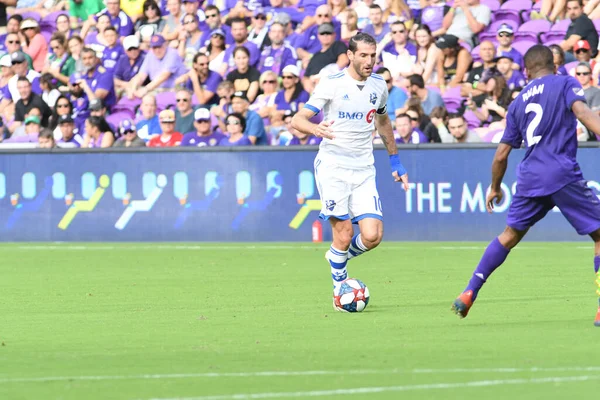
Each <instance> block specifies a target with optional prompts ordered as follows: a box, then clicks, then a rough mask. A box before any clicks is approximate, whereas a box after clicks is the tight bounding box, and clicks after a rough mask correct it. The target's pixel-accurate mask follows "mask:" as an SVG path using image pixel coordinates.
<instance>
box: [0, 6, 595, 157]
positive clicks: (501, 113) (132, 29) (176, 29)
mask: <svg viewBox="0 0 600 400" xmlns="http://www.w3.org/2000/svg"><path fill="white" fill-rule="evenodd" d="M348 2H350V3H348ZM599 17H600V0H589V1H584V2H581V1H580V0H540V1H538V2H531V1H529V0H509V1H506V2H499V1H498V0H485V1H480V0H454V1H453V2H446V1H440V0H407V1H404V0H244V1H242V0H239V1H237V0H206V1H202V0H159V2H157V1H156V0H145V1H140V0H123V1H120V2H119V0H106V1H105V2H103V1H101V0H68V1H67V0H45V1H39V0H2V1H1V2H0V26H3V27H4V28H3V29H4V32H3V34H2V36H1V37H0V67H1V74H0V98H1V100H0V115H1V117H2V129H3V134H2V137H1V139H2V144H1V145H2V146H11V147H15V146H21V145H24V146H33V145H38V146H39V147H55V146H58V147H83V148H89V147H143V146H150V147H169V146H216V145H218V146H242V145H244V146H252V145H279V146H290V145H303V144H318V143H319V141H320V139H319V138H316V137H312V136H306V135H304V134H301V133H300V132H297V131H295V130H294V129H293V128H292V127H291V123H290V122H291V119H292V117H293V116H294V114H295V113H296V112H297V111H298V110H299V109H300V108H301V107H302V106H303V104H304V103H305V102H306V101H307V100H308V98H309V96H310V93H311V92H312V91H313V89H314V87H315V85H316V84H317V83H318V82H319V80H320V79H321V78H322V77H323V76H327V75H329V74H332V73H336V72H338V71H340V70H341V69H343V68H345V67H346V66H347V64H348V56H347V55H346V50H347V43H348V40H349V39H350V38H351V37H352V36H353V35H355V34H356V33H357V32H366V33H369V34H371V35H372V36H373V37H375V39H376V40H377V42H378V43H379V45H378V48H377V56H378V62H377V64H376V66H375V72H376V73H377V74H380V75H381V76H382V77H383V78H384V79H385V81H386V82H387V85H388V90H389V98H388V112H389V115H390V118H391V120H392V123H393V126H394V127H395V135H396V138H397V139H396V140H397V142H398V143H428V142H434V143H436V142H437V143H440V142H441V143H465V142H498V141H499V139H500V137H501V135H502V132H503V129H504V126H505V115H506V111H507V108H508V106H509V105H510V103H511V101H512V100H513V99H514V98H515V97H516V96H517V95H518V94H519V92H520V91H521V90H522V89H523V87H524V86H525V85H526V84H527V78H526V76H525V72H524V70H523V67H524V65H523V56H524V54H525V52H526V50H527V49H528V48H529V47H531V46H533V45H534V44H537V43H543V44H546V45H550V46H551V49H552V51H553V53H554V55H555V64H556V66H557V73H558V74H571V75H573V76H574V77H575V78H576V79H577V80H578V81H579V82H580V83H581V85H582V87H583V89H584V92H585V96H586V99H587V101H588V103H589V105H590V107H591V108H592V109H594V110H600V89H599V88H598V87H597V84H598V74H599V72H600V62H598V57H599V56H598V46H599V43H598V32H597V29H600V24H598V23H596V22H594V21H593V20H592V19H590V18H599ZM320 118H322V115H321V114H319V115H316V116H315V117H314V120H315V121H318V120H319V119H320ZM578 139H579V140H580V141H588V140H599V139H600V136H596V135H595V134H594V133H592V132H588V131H587V130H586V129H585V127H583V125H580V126H579V127H578ZM378 140H379V138H378V137H377V134H376V132H374V141H375V142H376V143H377V142H378Z"/></svg>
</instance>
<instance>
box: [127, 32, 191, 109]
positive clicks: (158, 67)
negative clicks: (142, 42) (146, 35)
mask: <svg viewBox="0 0 600 400" xmlns="http://www.w3.org/2000/svg"><path fill="white" fill-rule="evenodd" d="M150 47H151V52H150V53H148V54H147V55H146V58H145V59H144V62H143V63H142V66H141V67H140V72H139V73H138V74H137V75H136V76H135V77H133V79H132V80H131V83H130V85H129V87H128V88H127V89H128V90H127V95H128V97H129V98H133V97H134V96H135V97H138V98H142V97H144V96H145V95H146V94H148V93H149V92H152V91H153V90H155V89H173V88H174V87H175V79H177V78H178V77H179V76H181V75H183V74H185V73H186V68H185V65H183V61H182V59H181V57H179V54H177V50H176V49H174V48H171V47H169V44H168V43H167V41H166V40H165V39H164V38H163V37H162V36H161V35H154V36H152V39H151V40H150ZM146 78H150V83H148V84H147V85H146V86H142V84H143V83H144V82H145V81H146Z"/></svg>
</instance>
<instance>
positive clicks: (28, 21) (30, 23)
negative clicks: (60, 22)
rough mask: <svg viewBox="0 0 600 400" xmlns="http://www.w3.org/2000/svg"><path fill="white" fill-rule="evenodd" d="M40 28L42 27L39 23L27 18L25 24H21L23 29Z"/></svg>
mask: <svg viewBox="0 0 600 400" xmlns="http://www.w3.org/2000/svg"><path fill="white" fill-rule="evenodd" d="M38 26H40V24H38V22H37V21H36V20H35V19H29V18H27V19H25V20H24V21H23V22H21V29H28V28H37V27H38Z"/></svg>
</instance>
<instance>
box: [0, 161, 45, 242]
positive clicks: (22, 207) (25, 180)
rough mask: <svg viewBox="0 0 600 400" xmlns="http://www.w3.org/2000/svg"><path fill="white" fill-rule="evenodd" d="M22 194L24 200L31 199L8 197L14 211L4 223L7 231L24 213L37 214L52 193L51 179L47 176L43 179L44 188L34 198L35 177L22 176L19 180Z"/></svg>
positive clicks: (27, 174)
mask: <svg viewBox="0 0 600 400" xmlns="http://www.w3.org/2000/svg"><path fill="white" fill-rule="evenodd" d="M21 181H22V183H21V186H22V194H23V198H24V199H31V200H29V201H21V196H20V195H19V193H15V194H12V195H11V196H10V202H11V204H12V205H13V206H14V207H15V209H14V211H13V212H12V214H11V215H10V217H9V218H8V221H6V225H5V228H6V229H7V230H10V229H12V228H13V227H14V226H15V224H16V222H17V221H18V220H19V219H20V218H21V215H22V214H23V213H24V212H28V213H35V212H38V211H39V209H40V208H41V207H42V205H43V204H44V202H45V201H46V199H48V196H50V192H51V191H52V177H51V176H48V177H46V179H44V188H43V189H42V191H41V192H40V194H39V195H37V196H36V182H35V175H34V174H32V173H31V172H27V173H25V174H23V177H22V178H21Z"/></svg>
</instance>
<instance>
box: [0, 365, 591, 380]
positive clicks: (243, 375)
mask: <svg viewBox="0 0 600 400" xmlns="http://www.w3.org/2000/svg"><path fill="white" fill-rule="evenodd" d="M492 372H495V373H521V372H532V373H535V372H600V366H591V367H554V368H542V367H531V368H450V369H412V370H402V369H389V370H376V369H363V370H360V369H359V370H348V371H339V370H330V371H328V370H323V371H262V372H261V371H259V372H204V373H187V374H184V373H182V374H139V375H95V376H94V375H82V376H41V377H29V378H26V377H21V378H8V377H4V378H3V377H0V383H29V382H60V381H111V380H136V379H140V380H144V379H188V378H248V377H255V378H256V377H280V376H284V377H285V376H319V375H337V376H343V375H386V374H406V375H411V374H413V375H414V374H444V373H492ZM599 378H600V377H599Z"/></svg>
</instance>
